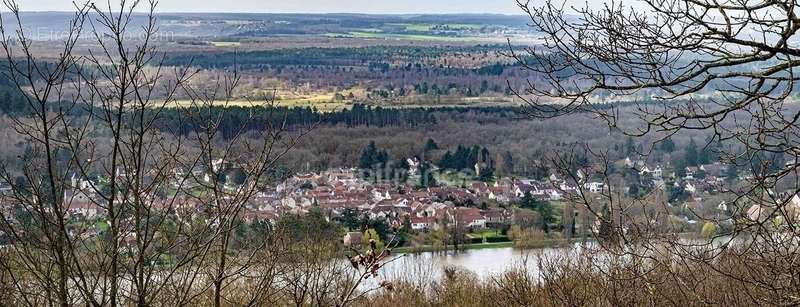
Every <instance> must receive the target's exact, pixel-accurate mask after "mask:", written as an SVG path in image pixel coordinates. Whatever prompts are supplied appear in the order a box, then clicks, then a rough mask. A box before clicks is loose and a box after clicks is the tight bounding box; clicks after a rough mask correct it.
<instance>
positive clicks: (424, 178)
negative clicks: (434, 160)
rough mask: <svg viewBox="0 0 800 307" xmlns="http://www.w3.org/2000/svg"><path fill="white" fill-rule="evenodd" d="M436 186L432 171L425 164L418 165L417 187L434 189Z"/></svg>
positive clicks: (423, 162)
mask: <svg viewBox="0 0 800 307" xmlns="http://www.w3.org/2000/svg"><path fill="white" fill-rule="evenodd" d="M436 185H437V183H436V178H435V177H434V176H433V171H432V170H431V167H430V165H428V163H427V162H425V161H422V162H420V164H419V186H420V187H422V188H428V187H435V186H436Z"/></svg>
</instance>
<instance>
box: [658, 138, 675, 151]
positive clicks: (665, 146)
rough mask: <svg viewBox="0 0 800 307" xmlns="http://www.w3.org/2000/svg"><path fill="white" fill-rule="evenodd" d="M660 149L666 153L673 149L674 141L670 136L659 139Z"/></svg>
mask: <svg viewBox="0 0 800 307" xmlns="http://www.w3.org/2000/svg"><path fill="white" fill-rule="evenodd" d="M661 151H663V152H666V153H671V152H673V151H675V142H673V141H672V137H667V138H666V139H664V140H663V141H661Z"/></svg>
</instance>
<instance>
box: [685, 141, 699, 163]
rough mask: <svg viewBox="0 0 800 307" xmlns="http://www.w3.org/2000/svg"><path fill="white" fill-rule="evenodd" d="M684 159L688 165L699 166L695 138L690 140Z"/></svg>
mask: <svg viewBox="0 0 800 307" xmlns="http://www.w3.org/2000/svg"><path fill="white" fill-rule="evenodd" d="M684 161H685V162H686V165H687V166H697V163H698V153H697V143H695V142H694V139H691V140H689V145H688V146H686V153H685V155H684Z"/></svg>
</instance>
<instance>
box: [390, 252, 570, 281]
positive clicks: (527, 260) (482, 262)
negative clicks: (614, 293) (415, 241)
mask: <svg viewBox="0 0 800 307" xmlns="http://www.w3.org/2000/svg"><path fill="white" fill-rule="evenodd" d="M577 248H580V247H577ZM577 248H567V247H559V248H540V249H526V250H523V249H515V248H511V247H507V248H487V249H474V250H466V251H460V252H452V251H451V252H425V253H418V254H407V255H402V257H401V258H398V259H396V260H394V261H393V262H391V263H389V264H387V265H386V266H385V267H384V268H383V270H382V272H381V274H382V275H383V276H384V278H387V279H389V280H406V281H409V280H414V281H435V280H438V279H439V278H440V277H441V276H442V274H444V270H445V268H448V267H455V268H459V269H461V270H465V271H469V272H472V273H474V274H475V275H476V277H477V278H479V279H486V278H490V277H493V276H497V275H499V274H502V273H504V272H507V271H508V270H509V269H513V268H515V267H519V266H525V267H527V269H528V270H529V272H531V273H536V271H537V270H538V266H537V264H538V262H539V261H540V259H553V258H559V257H567V256H568V255H574V251H576V249H577ZM531 270H532V271H531Z"/></svg>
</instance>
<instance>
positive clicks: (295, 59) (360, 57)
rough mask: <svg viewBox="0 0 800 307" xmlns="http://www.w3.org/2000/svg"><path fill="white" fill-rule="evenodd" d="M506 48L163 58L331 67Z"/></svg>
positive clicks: (173, 62) (206, 63) (219, 64)
mask: <svg viewBox="0 0 800 307" xmlns="http://www.w3.org/2000/svg"><path fill="white" fill-rule="evenodd" d="M499 50H508V46H506V45H476V46H469V47H412V46H372V47H360V48H298V49H277V50H264V51H251V52H240V53H236V52H226V53H207V54H206V53H204V54H195V53H178V54H173V55H169V56H168V57H167V59H166V61H165V63H164V64H165V65H168V66H185V65H193V66H197V67H203V68H223V67H229V66H233V65H242V66H264V65H272V66H275V65H292V66H294V65H311V66H320V65H331V66H369V65H370V64H371V63H384V62H385V61H386V59H387V55H391V56H392V57H394V58H402V59H407V60H421V59H425V58H438V57H441V56H443V55H446V54H453V53H482V52H493V51H499Z"/></svg>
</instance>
